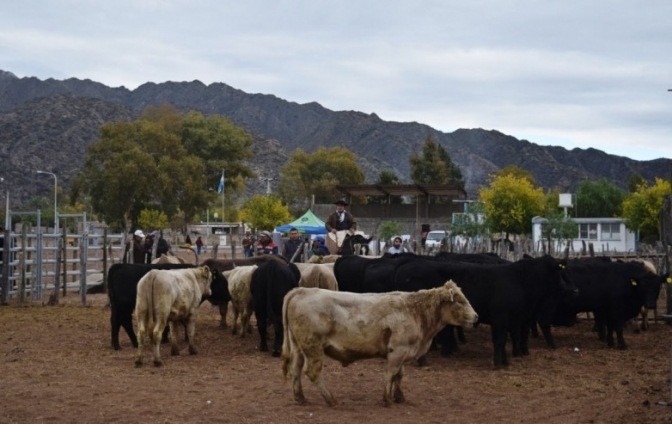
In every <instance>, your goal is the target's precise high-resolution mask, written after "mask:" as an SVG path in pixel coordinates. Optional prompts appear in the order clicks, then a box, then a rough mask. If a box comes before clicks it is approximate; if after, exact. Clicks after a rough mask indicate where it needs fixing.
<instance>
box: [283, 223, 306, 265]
mask: <svg viewBox="0 0 672 424" xmlns="http://www.w3.org/2000/svg"><path fill="white" fill-rule="evenodd" d="M299 247H301V238H300V237H299V230H297V229H296V228H291V229H290V230H289V240H287V241H286V242H285V245H284V249H283V251H282V256H284V257H285V258H286V259H287V260H288V261H291V260H292V256H294V252H296V250H297V249H298V248H299ZM294 262H303V261H302V255H301V252H299V253H297V254H296V257H295V258H294Z"/></svg>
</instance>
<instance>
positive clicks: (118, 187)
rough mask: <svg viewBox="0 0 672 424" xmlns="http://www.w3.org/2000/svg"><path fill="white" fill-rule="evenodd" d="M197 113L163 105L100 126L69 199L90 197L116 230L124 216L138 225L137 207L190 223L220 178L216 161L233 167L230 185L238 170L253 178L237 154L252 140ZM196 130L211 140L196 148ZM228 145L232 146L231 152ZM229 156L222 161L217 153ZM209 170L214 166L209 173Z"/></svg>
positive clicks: (237, 179) (206, 201) (205, 204)
mask: <svg viewBox="0 0 672 424" xmlns="http://www.w3.org/2000/svg"><path fill="white" fill-rule="evenodd" d="M199 116H200V118H202V115H200V114H198V113H194V114H189V115H188V119H187V117H184V118H183V117H182V116H181V115H180V114H179V112H177V111H176V110H175V109H173V108H172V107H170V106H167V105H164V106H162V107H160V108H156V107H150V108H148V109H146V111H145V113H143V115H142V116H141V118H140V119H138V120H136V121H133V122H117V123H107V124H105V125H103V126H102V127H101V129H100V140H99V141H97V142H96V143H94V144H92V145H91V146H89V151H88V156H87V159H86V162H85V165H84V168H83V170H82V172H81V173H80V174H79V175H78V176H77V177H76V178H75V179H74V181H73V183H72V187H73V189H72V192H73V193H75V194H76V195H75V196H72V198H73V200H71V201H76V200H77V197H78V196H81V195H87V194H88V195H89V196H90V198H91V205H92V208H93V210H94V212H95V213H98V214H99V215H100V216H101V217H102V218H103V219H104V220H106V221H107V222H108V223H110V224H111V225H113V226H116V227H119V228H125V227H126V222H127V220H130V221H131V223H132V226H137V225H136V224H137V220H138V217H139V215H140V212H141V211H142V210H143V209H156V210H161V211H163V212H164V213H165V214H166V215H167V216H169V217H173V216H174V215H175V214H178V213H179V214H180V215H182V222H184V224H187V223H189V222H190V221H191V219H192V218H193V217H194V215H195V214H196V213H197V211H199V210H202V209H203V208H205V207H207V206H208V204H209V203H210V202H211V201H213V200H214V197H215V194H214V193H212V192H209V191H208V189H209V188H211V189H212V188H215V187H217V183H218V182H219V178H220V176H221V169H219V168H218V167H219V166H220V165H221V162H217V161H216V160H224V159H225V162H226V166H224V169H227V167H229V169H230V170H231V171H230V172H231V174H230V176H231V178H230V179H228V178H227V180H228V181H230V182H236V181H240V178H239V177H240V176H241V174H240V173H242V174H244V176H247V175H253V173H252V171H251V170H249V169H246V167H244V166H243V165H241V164H240V160H242V159H241V158H245V157H248V156H249V154H250V153H249V152H248V153H245V152H244V150H245V149H247V148H248V147H249V143H251V141H250V140H251V139H249V140H247V141H241V140H239V139H240V138H241V137H243V136H240V135H239V134H238V132H239V130H235V129H231V128H229V127H228V126H226V125H224V121H223V120H222V119H221V118H217V117H210V118H208V119H205V118H202V119H199ZM199 125H200V129H201V131H200V132H199ZM217 131H222V132H226V131H233V132H236V134H238V135H237V136H235V137H231V138H232V139H233V140H237V141H230V139H229V138H226V136H224V135H221V134H218V133H217ZM195 133H198V134H201V135H203V134H205V136H207V137H209V139H208V145H207V146H206V147H203V148H202V149H197V148H195V147H194V146H195V145H196V144H197V143H198V142H204V143H205V141H203V140H204V139H198V140H197V141H194V140H195V139H197V137H196V136H195V135H194V134H195ZM218 135H221V137H218ZM205 136H204V137H205ZM243 138H244V137H243ZM211 139H214V141H213V140H211ZM226 143H232V144H234V145H235V146H234V147H231V148H230V149H229V148H228V147H226V146H224V145H226ZM227 149H228V150H227ZM232 152H233V153H232ZM236 152H237V153H236ZM229 153H230V154H231V156H229V157H226V158H222V157H220V156H217V155H223V154H229ZM199 154H200V155H203V156H204V157H201V156H199ZM209 167H210V168H209ZM215 168H218V169H219V170H218V171H217V172H215V171H214V169H215ZM248 171H249V172H248ZM228 176H229V174H227V177H228ZM228 185H229V186H234V185H235V184H228ZM239 185H242V184H239ZM232 189H235V187H232Z"/></svg>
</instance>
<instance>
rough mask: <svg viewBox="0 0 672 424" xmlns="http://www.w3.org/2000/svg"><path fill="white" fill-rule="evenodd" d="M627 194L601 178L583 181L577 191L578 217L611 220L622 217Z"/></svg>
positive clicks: (576, 206)
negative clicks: (622, 207) (622, 208)
mask: <svg viewBox="0 0 672 424" xmlns="http://www.w3.org/2000/svg"><path fill="white" fill-rule="evenodd" d="M626 195H627V193H626V192H625V191H623V190H621V189H620V188H618V187H617V186H616V185H615V184H613V183H611V182H609V181H607V179H606V178H601V179H599V180H597V181H588V180H583V181H581V182H580V183H579V187H578V189H577V190H576V205H574V207H575V208H576V215H577V216H580V217H584V218H611V217H614V216H620V215H621V204H622V203H623V200H624V199H625V196H626Z"/></svg>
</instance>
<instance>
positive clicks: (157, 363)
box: [154, 361, 163, 367]
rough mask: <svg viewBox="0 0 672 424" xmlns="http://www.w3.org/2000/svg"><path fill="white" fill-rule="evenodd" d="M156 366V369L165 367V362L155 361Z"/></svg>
mask: <svg viewBox="0 0 672 424" xmlns="http://www.w3.org/2000/svg"><path fill="white" fill-rule="evenodd" d="M154 366H155V367H160V366H163V362H162V361H154Z"/></svg>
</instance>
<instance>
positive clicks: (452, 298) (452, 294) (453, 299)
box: [448, 289, 455, 302]
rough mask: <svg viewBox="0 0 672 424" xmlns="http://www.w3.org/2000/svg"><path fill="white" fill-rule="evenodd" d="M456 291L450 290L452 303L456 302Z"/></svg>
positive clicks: (449, 294)
mask: <svg viewBox="0 0 672 424" xmlns="http://www.w3.org/2000/svg"><path fill="white" fill-rule="evenodd" d="M454 295H455V291H454V290H453V289H450V290H448V296H450V301H451V302H455V296H454Z"/></svg>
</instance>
